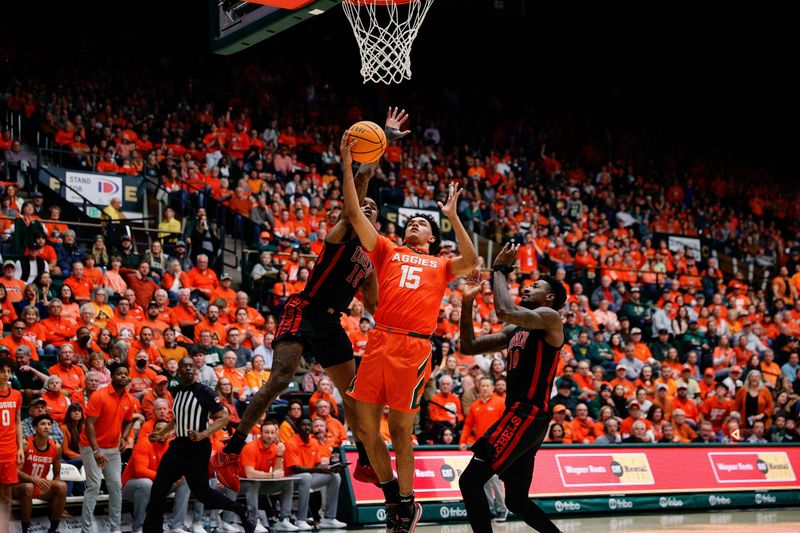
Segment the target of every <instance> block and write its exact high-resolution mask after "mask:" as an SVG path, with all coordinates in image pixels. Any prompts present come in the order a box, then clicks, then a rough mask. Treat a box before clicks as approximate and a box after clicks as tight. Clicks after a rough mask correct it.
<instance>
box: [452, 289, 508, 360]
mask: <svg viewBox="0 0 800 533" xmlns="http://www.w3.org/2000/svg"><path fill="white" fill-rule="evenodd" d="M485 284H486V282H485V281H482V282H480V283H478V284H477V285H474V286H469V285H468V286H466V287H464V292H463V294H462V297H461V321H460V326H461V353H463V354H465V355H475V354H480V353H486V352H496V351H499V350H502V349H504V348H505V347H506V346H508V340H509V338H510V337H509V333H510V332H511V331H512V330H513V329H514V328H513V326H506V327H505V328H503V330H502V331H500V332H499V333H492V334H491V335H483V336H481V337H478V338H477V339H476V338H475V329H474V327H473V325H472V302H473V301H475V295H476V294H478V293H479V292H481V291H482V290H483V287H484V286H485Z"/></svg>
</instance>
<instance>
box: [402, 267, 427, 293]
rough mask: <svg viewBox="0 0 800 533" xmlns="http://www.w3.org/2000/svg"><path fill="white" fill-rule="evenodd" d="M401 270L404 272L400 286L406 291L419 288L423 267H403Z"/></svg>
mask: <svg viewBox="0 0 800 533" xmlns="http://www.w3.org/2000/svg"><path fill="white" fill-rule="evenodd" d="M401 268H402V270H403V275H402V276H401V277H400V286H401V287H405V288H406V289H416V288H417V287H419V283H420V277H419V273H420V272H422V267H415V266H411V265H402V266H401Z"/></svg>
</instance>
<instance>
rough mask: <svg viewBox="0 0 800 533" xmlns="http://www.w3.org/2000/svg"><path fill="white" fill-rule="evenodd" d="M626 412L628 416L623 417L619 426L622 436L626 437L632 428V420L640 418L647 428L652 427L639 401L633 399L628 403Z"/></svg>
mask: <svg viewBox="0 0 800 533" xmlns="http://www.w3.org/2000/svg"><path fill="white" fill-rule="evenodd" d="M628 412H629V413H630V416H628V417H627V418H625V419H624V420H623V421H622V423H621V424H620V426H619V432H620V433H621V434H622V436H623V438H626V437H628V436H629V435H630V434H631V432H632V429H633V424H634V422H636V421H638V420H641V421H643V422H644V425H645V426H646V427H647V429H648V430H650V429H652V427H653V425H652V423H651V422H650V421H649V420H647V418H645V413H644V411H643V410H642V407H641V405H639V402H637V401H633V402H631V403H629V404H628Z"/></svg>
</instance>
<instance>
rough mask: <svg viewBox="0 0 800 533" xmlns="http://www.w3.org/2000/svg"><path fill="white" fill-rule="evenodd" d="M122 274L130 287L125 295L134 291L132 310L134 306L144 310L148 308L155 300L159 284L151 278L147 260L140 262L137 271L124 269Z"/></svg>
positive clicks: (121, 271)
mask: <svg viewBox="0 0 800 533" xmlns="http://www.w3.org/2000/svg"><path fill="white" fill-rule="evenodd" d="M120 273H121V275H122V279H124V280H125V283H126V284H127V285H128V289H127V290H126V291H125V294H126V295H127V294H129V291H133V294H134V299H133V301H132V302H131V309H133V305H134V304H135V305H138V306H139V307H141V308H142V309H144V308H145V307H147V305H148V304H149V303H150V301H151V300H152V299H153V295H154V294H155V292H156V291H157V290H158V289H159V287H158V284H156V282H155V281H153V280H152V279H150V277H149V276H150V263H149V262H147V261H146V260H141V261H139V266H138V268H137V270H132V269H129V268H123V269H120Z"/></svg>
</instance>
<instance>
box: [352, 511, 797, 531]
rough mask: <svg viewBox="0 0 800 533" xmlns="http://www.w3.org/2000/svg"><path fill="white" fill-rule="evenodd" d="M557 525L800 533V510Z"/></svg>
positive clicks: (509, 527)
mask: <svg viewBox="0 0 800 533" xmlns="http://www.w3.org/2000/svg"><path fill="white" fill-rule="evenodd" d="M555 523H556V525H557V526H558V527H559V528H561V530H562V531H563V532H564V533H582V532H592V533H595V532H600V531H608V532H615V531H624V532H629V533H636V532H642V533H644V532H650V531H658V532H660V533H671V532H685V531H692V532H696V533H701V532H702V533H705V532H713V533H754V528H758V530H768V531H769V533H798V532H800V508H797V509H764V510H760V511H736V510H733V511H724V512H723V511H715V512H701V513H690V514H679V513H674V514H653V515H632V516H621V517H613V516H603V517H590V518H585V517H580V518H568V519H562V520H556V521H555ZM348 531H349V532H357V531H362V532H371V533H375V532H376V531H380V528H378V527H374V528H367V529H357V530H354V529H350V530H348ZM471 531H472V529H471V528H470V527H469V525H468V524H421V525H420V527H418V528H417V532H418V533H471ZM494 531H495V532H496V533H522V532H523V531H526V532H527V531H532V530H531V528H529V527H528V526H527V524H525V523H523V522H519V521H509V522H506V523H503V524H494Z"/></svg>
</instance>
